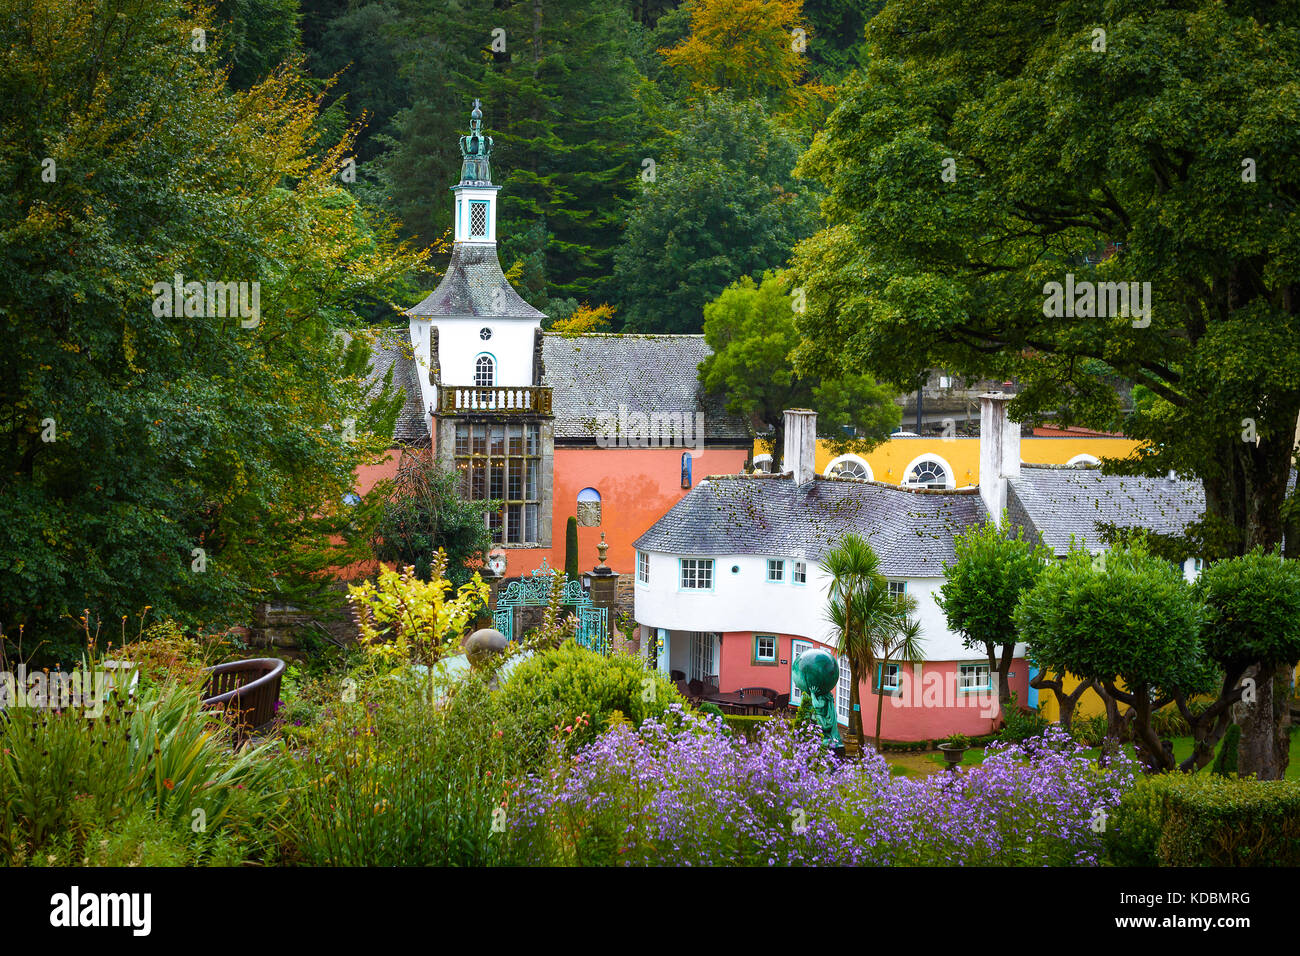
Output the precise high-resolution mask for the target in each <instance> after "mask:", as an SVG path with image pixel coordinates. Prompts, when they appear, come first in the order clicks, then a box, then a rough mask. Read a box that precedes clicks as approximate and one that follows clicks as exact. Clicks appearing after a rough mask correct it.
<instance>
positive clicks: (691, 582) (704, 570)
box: [682, 558, 713, 591]
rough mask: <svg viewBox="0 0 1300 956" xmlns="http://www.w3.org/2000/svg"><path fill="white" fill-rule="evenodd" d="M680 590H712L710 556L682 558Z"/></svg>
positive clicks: (711, 562) (711, 560)
mask: <svg viewBox="0 0 1300 956" xmlns="http://www.w3.org/2000/svg"><path fill="white" fill-rule="evenodd" d="M682 590H683V591H711V590H713V559H712V558H682Z"/></svg>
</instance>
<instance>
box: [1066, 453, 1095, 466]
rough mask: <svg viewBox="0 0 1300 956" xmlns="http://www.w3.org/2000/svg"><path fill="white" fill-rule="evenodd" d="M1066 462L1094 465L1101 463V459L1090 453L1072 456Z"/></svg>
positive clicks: (1068, 463)
mask: <svg viewBox="0 0 1300 956" xmlns="http://www.w3.org/2000/svg"><path fill="white" fill-rule="evenodd" d="M1066 464H1067V465H1090V466H1093V467H1096V466H1097V465H1100V464H1101V460H1100V459H1098V458H1096V457H1094V456H1092V455H1075V456H1074V457H1073V458H1071V459H1070V460H1069V461H1067V462H1066Z"/></svg>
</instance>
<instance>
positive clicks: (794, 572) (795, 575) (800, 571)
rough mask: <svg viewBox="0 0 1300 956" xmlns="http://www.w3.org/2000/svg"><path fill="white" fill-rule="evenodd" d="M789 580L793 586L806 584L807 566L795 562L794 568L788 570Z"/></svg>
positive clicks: (800, 562)
mask: <svg viewBox="0 0 1300 956" xmlns="http://www.w3.org/2000/svg"><path fill="white" fill-rule="evenodd" d="M790 580H791V581H793V582H794V583H795V584H807V583H808V565H807V564H805V563H804V562H802V561H796V562H795V563H794V567H793V568H792V569H791V570H790Z"/></svg>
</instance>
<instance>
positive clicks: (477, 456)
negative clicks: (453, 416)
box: [456, 422, 542, 544]
mask: <svg viewBox="0 0 1300 956" xmlns="http://www.w3.org/2000/svg"><path fill="white" fill-rule="evenodd" d="M456 468H457V470H458V471H459V472H460V473H461V482H462V485H461V493H462V494H463V495H464V496H465V497H466V498H468V499H470V500H472V501H484V500H495V501H499V502H501V508H500V510H499V511H494V512H492V513H490V514H489V515H488V516H487V523H488V528H489V529H491V531H492V542H493V544H536V543H537V533H538V532H537V526H538V515H539V511H540V508H541V484H542V482H541V471H542V461H541V432H540V426H538V425H528V424H517V425H516V424H503V425H495V424H491V425H490V424H486V423H477V422H476V423H472V424H471V423H457V425H456Z"/></svg>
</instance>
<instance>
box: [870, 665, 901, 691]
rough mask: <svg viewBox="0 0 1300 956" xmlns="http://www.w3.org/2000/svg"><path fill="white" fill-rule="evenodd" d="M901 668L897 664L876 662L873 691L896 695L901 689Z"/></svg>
mask: <svg viewBox="0 0 1300 956" xmlns="http://www.w3.org/2000/svg"><path fill="white" fill-rule="evenodd" d="M902 681H903V669H902V667H900V666H899V665H898V664H877V665H876V680H875V685H876V686H875V691H876V693H877V694H890V695H893V696H897V695H898V694H899V693H900V692H901V689H902V686H903V685H902Z"/></svg>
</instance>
